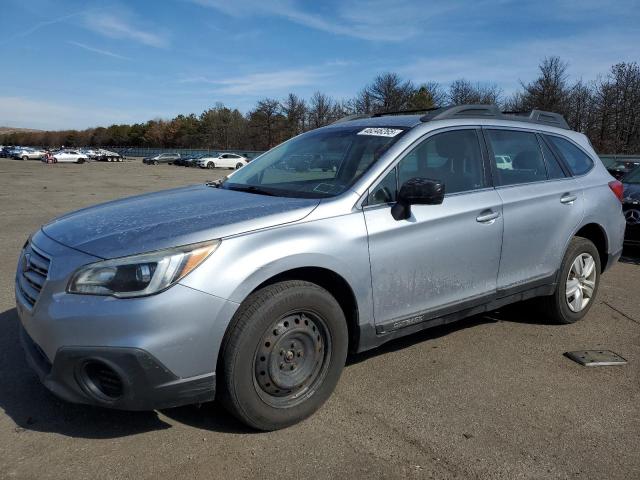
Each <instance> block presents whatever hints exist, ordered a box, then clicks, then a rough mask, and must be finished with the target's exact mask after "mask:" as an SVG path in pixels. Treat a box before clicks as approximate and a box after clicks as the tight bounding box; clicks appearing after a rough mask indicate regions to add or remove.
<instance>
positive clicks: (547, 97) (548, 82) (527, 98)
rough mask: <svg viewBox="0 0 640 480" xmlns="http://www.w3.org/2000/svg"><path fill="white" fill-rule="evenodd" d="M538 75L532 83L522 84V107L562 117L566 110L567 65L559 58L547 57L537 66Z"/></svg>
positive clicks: (567, 96) (567, 89) (567, 92)
mask: <svg viewBox="0 0 640 480" xmlns="http://www.w3.org/2000/svg"><path fill="white" fill-rule="evenodd" d="M538 68H539V70H540V75H539V76H538V78H536V79H535V80H534V81H533V82H531V83H528V84H524V83H522V87H523V88H524V93H523V97H522V107H523V109H524V110H533V109H534V108H537V109H540V110H546V111H549V112H558V113H562V114H564V115H566V114H567V110H568V108H567V107H568V98H569V87H568V84H567V83H568V75H567V68H568V64H567V63H566V62H563V61H562V60H560V58H559V57H548V58H545V59H544V60H542V63H541V64H540V65H539V66H538Z"/></svg>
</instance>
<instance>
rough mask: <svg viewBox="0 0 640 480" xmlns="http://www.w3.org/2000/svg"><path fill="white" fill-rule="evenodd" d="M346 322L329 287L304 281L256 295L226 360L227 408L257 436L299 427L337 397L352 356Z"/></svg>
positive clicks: (235, 325)
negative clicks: (257, 431) (336, 387)
mask: <svg viewBox="0 0 640 480" xmlns="http://www.w3.org/2000/svg"><path fill="white" fill-rule="evenodd" d="M348 343H349V342H348V331H347V323H346V319H345V316H344V313H343V312H342V309H341V308H340V305H339V304H338V302H337V301H336V299H335V298H334V297H333V296H332V295H331V294H330V293H329V292H327V291H326V290H325V289H324V288H322V287H320V286H318V285H316V284H313V283H310V282H304V281H299V280H290V281H284V282H279V283H275V284H273V285H269V286H267V287H265V288H263V289H261V290H258V291H257V292H254V293H253V294H251V295H250V296H249V297H248V298H247V299H246V300H245V301H244V302H243V304H242V305H241V306H240V308H239V309H238V311H237V312H236V314H235V316H234V318H233V320H232V322H231V324H230V326H229V328H228V331H227V334H226V335H225V339H224V341H223V347H222V350H221V354H220V361H219V368H218V372H220V374H221V375H220V376H219V383H218V388H219V393H220V396H219V398H220V400H221V402H222V404H223V405H224V406H225V407H226V408H227V410H229V412H231V413H232V414H233V415H234V416H235V417H237V418H238V419H239V420H240V421H242V422H243V423H245V424H246V425H249V426H250V427H252V428H255V429H258V430H277V429H280V428H285V427H288V426H290V425H293V424H294V423H297V422H299V421H301V420H303V419H305V418H307V417H309V416H310V415H311V414H313V413H314V412H315V411H316V410H317V409H318V408H320V406H321V405H322V404H323V403H324V402H325V401H326V400H327V399H328V398H329V396H331V393H332V392H333V390H334V388H335V386H336V384H337V383H338V379H339V378H340V374H341V372H342V368H343V367H344V363H345V360H346V357H347V348H348Z"/></svg>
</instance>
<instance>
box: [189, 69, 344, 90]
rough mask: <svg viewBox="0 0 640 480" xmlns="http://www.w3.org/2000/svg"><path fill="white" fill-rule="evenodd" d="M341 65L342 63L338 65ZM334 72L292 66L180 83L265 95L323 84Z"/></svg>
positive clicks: (191, 79) (199, 78)
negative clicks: (272, 70) (290, 67)
mask: <svg viewBox="0 0 640 480" xmlns="http://www.w3.org/2000/svg"><path fill="white" fill-rule="evenodd" d="M336 66H341V65H336ZM332 74H333V73H332V72H331V71H328V70H327V69H317V68H298V69H296V68H292V69H285V70H279V71H274V72H256V73H250V74H245V75H243V74H238V75H237V76H234V77H232V78H228V76H224V77H221V78H215V77H207V76H203V75H196V76H192V77H184V78H182V79H181V80H178V82H179V83H196V84H198V83H199V84H208V85H215V86H216V87H217V88H214V89H213V91H212V92H211V93H214V94H220V95H263V94H272V93H277V94H281V93H283V92H285V91H286V90H285V89H287V88H294V87H304V86H312V85H321V82H322V80H323V79H326V78H327V77H329V76H331V75H332Z"/></svg>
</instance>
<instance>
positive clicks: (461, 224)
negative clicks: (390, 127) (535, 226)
mask: <svg viewBox="0 0 640 480" xmlns="http://www.w3.org/2000/svg"><path fill="white" fill-rule="evenodd" d="M480 142H481V140H480V137H479V132H478V130H477V129H475V128H462V129H451V130H448V131H439V133H435V134H432V135H430V136H428V137H427V138H426V139H424V140H423V141H421V142H420V143H419V144H418V145H417V146H415V147H414V148H413V149H412V150H410V151H409V153H408V154H406V155H405V156H404V157H403V158H402V159H401V160H400V161H399V163H398V164H397V165H396V166H395V167H394V168H393V169H392V170H391V171H389V172H388V173H387V175H386V176H385V177H383V178H382V180H381V181H380V182H379V183H377V184H374V186H372V188H371V189H370V190H369V196H368V199H367V202H366V205H365V206H364V207H363V212H364V217H365V222H366V225H367V230H368V235H369V256H370V262H371V277H372V288H373V303H374V316H375V323H376V331H377V333H386V332H390V331H394V330H398V329H401V328H404V327H408V326H411V325H414V324H418V323H422V322H425V321H428V320H431V319H434V318H437V317H440V316H443V315H447V314H449V313H453V312H455V311H458V310H463V309H465V308H470V307H473V306H475V305H479V304H481V303H484V302H485V301H488V300H490V299H491V297H492V296H493V295H494V294H495V292H496V284H497V276H498V267H499V264H500V250H501V244H502V227H503V224H502V202H501V199H500V197H499V195H498V194H497V193H496V191H495V190H494V189H493V187H491V186H490V184H489V183H488V175H487V174H486V173H485V172H486V171H487V170H486V168H485V165H486V161H485V159H484V158H483V154H482V150H483V149H482V146H481V145H482V144H481V143H480ZM413 177H423V178H431V179H435V180H440V181H442V182H444V185H445V197H444V201H443V203H442V204H440V205H412V206H411V216H410V217H409V218H408V219H406V220H398V221H397V220H394V218H393V217H392V215H391V206H392V205H393V203H394V202H395V198H396V195H397V193H396V192H397V191H398V190H399V188H400V186H401V185H402V184H403V183H404V182H406V181H407V180H409V179H410V178H413Z"/></svg>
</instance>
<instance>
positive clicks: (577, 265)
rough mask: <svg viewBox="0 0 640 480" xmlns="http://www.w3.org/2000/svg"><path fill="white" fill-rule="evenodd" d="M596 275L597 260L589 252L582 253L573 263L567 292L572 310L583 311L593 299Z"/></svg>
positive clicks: (568, 302)
mask: <svg viewBox="0 0 640 480" xmlns="http://www.w3.org/2000/svg"><path fill="white" fill-rule="evenodd" d="M596 275H597V272H596V262H595V260H594V259H593V257H592V256H591V255H590V254H588V253H581V254H580V255H578V256H577V257H576V259H575V260H574V261H573V263H572V264H571V268H570V269H569V275H568V276H567V283H566V290H565V294H566V298H567V304H568V305H569V309H570V310H571V311H572V312H576V313H577V312H580V311H582V310H583V309H584V308H585V307H586V306H587V305H588V304H589V302H590V301H591V298H592V297H593V292H594V290H595V287H596Z"/></svg>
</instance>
